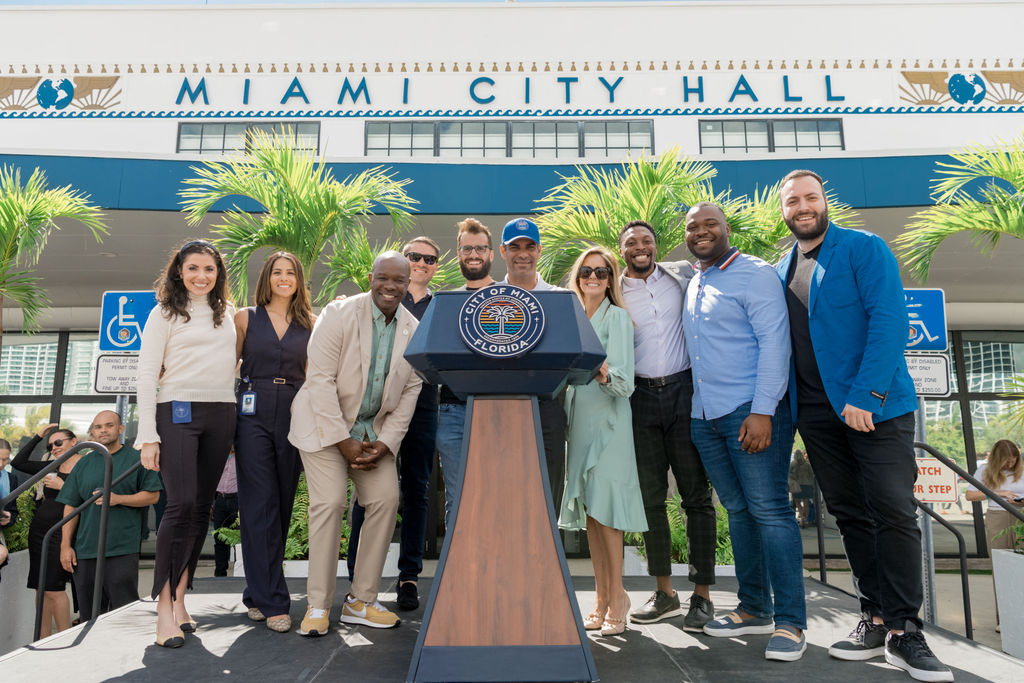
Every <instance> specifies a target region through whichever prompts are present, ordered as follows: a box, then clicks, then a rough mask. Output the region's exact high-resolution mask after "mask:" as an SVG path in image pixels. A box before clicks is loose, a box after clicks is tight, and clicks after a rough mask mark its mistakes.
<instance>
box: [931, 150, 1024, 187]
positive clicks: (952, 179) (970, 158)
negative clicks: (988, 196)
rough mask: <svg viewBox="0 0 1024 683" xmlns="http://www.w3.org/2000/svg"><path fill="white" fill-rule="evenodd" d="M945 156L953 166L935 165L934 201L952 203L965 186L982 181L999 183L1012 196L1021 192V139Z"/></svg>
mask: <svg viewBox="0 0 1024 683" xmlns="http://www.w3.org/2000/svg"><path fill="white" fill-rule="evenodd" d="M949 156H950V157H952V158H953V163H946V162H940V163H938V164H937V166H938V168H939V169H940V170H938V171H937V172H936V173H937V174H938V178H936V179H935V180H934V181H933V183H932V195H933V197H934V198H935V201H936V202H949V201H952V200H953V199H954V198H955V197H956V196H957V195H958V194H960V193H961V192H963V191H964V190H965V189H966V187H967V186H968V185H970V184H971V183H974V182H976V181H980V180H983V179H998V180H1002V181H1004V182H1006V183H1008V184H1009V185H1010V186H1011V187H1012V188H1013V190H1014V192H1015V193H1016V194H1018V195H1020V194H1022V193H1024V137H1021V138H1018V139H1016V140H1011V141H1009V142H1003V141H1000V142H999V143H997V144H996V146H995V148H993V149H990V148H988V147H985V146H984V145H972V146H970V147H967V148H966V149H964V150H961V151H959V152H953V153H952V154H950V155H949Z"/></svg>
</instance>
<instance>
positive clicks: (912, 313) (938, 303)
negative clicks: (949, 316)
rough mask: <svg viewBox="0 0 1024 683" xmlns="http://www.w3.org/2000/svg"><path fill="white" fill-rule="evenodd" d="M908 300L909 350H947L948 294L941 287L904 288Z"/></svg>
mask: <svg viewBox="0 0 1024 683" xmlns="http://www.w3.org/2000/svg"><path fill="white" fill-rule="evenodd" d="M903 295H904V298H905V299H906V301H907V317H908V318H909V319H910V328H909V329H908V330H907V348H906V350H907V351H945V350H946V348H947V340H946V336H947V335H946V295H945V292H943V291H942V290H941V289H904V290H903Z"/></svg>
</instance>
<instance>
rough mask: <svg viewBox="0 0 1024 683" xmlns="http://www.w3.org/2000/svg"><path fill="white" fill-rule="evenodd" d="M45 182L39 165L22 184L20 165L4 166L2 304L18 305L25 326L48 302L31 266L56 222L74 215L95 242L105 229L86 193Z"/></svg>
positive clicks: (0, 184) (0, 178) (0, 176)
mask: <svg viewBox="0 0 1024 683" xmlns="http://www.w3.org/2000/svg"><path fill="white" fill-rule="evenodd" d="M46 185H47V183H46V174H45V173H44V172H43V171H42V170H40V169H38V168H37V169H35V170H34V171H33V172H32V175H31V176H29V178H28V181H27V182H26V183H25V184H24V185H22V182H21V169H18V168H14V167H8V166H3V167H0V305H2V304H3V300H4V299H8V300H10V301H13V302H14V303H16V304H17V305H18V306H19V307H20V308H21V313H22V321H23V322H22V328H23V329H26V330H33V329H36V328H37V327H38V319H39V314H40V313H41V312H42V310H43V308H45V307H46V306H47V304H48V303H49V299H48V298H47V296H46V291H45V290H44V289H43V287H42V285H41V282H42V278H40V277H38V276H36V275H35V274H34V270H33V269H34V268H35V266H36V264H37V263H38V262H39V257H40V256H41V255H42V253H43V249H44V248H45V247H46V241H47V239H49V237H50V233H51V232H53V231H54V230H56V229H59V227H60V226H59V225H58V224H57V221H58V220H60V219H63V218H71V219H74V220H76V221H79V222H80V223H83V224H84V225H85V226H86V227H88V228H89V230H90V231H91V232H92V235H93V237H95V238H96V241H97V242H99V241H100V239H101V238H100V235H104V234H106V232H107V228H106V225H105V224H104V222H103V217H102V216H103V214H102V213H100V210H99V208H98V207H96V206H95V205H93V204H91V203H89V197H88V195H85V194H83V193H82V192H79V191H78V190H74V189H72V187H71V186H70V185H67V186H65V187H56V188H47V186H46ZM0 311H2V309H0ZM2 332H3V317H2V313H0V333H2Z"/></svg>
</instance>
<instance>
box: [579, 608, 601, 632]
mask: <svg viewBox="0 0 1024 683" xmlns="http://www.w3.org/2000/svg"><path fill="white" fill-rule="evenodd" d="M603 623H604V615H603V614H598V612H597V610H596V609H595V610H594V611H593V612H591V613H590V614H588V615H587V616H586V617H585V618H584V619H583V628H584V630H587V631H597V630H598V629H600V628H601V624H603Z"/></svg>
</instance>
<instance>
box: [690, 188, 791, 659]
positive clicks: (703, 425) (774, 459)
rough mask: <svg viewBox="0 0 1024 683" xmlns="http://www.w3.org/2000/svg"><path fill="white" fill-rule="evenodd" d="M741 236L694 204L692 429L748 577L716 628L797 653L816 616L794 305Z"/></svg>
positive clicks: (784, 653)
mask: <svg viewBox="0 0 1024 683" xmlns="http://www.w3.org/2000/svg"><path fill="white" fill-rule="evenodd" d="M730 235H731V230H730V228H729V223H728V221H727V220H726V218H725V214H724V213H723V212H722V210H721V208H719V207H718V206H716V205H714V204H711V203H706V202H704V203H700V204H697V205H696V206H694V207H693V208H692V209H690V211H689V213H688V214H687V215H686V246H687V247H688V248H689V249H690V251H691V252H692V253H693V255H694V256H696V257H697V261H698V264H697V267H696V270H697V273H696V275H695V276H694V277H693V279H692V280H690V284H689V287H688V288H687V290H686V305H685V309H684V311H683V330H684V332H685V333H686V348H687V352H688V353H689V356H690V365H691V367H692V368H693V412H692V414H691V422H690V433H691V435H692V438H693V443H694V445H695V446H696V447H697V450H698V452H699V453H700V457H701V460H702V461H703V462H704V469H705V470H706V471H707V473H708V477H709V478H710V479H711V483H712V485H713V486H714V487H715V490H716V491H717V492H718V497H719V498H720V499H721V501H722V504H723V505H725V509H726V510H727V511H728V512H729V533H730V535H731V537H732V545H733V554H734V555H735V558H736V578H737V580H738V581H739V595H738V597H739V606H738V607H737V608H736V611H734V612H732V613H730V614H729V615H727V616H725V617H722V618H721V619H716V620H715V621H712V622H711V623H709V624H707V625H706V626H704V633H706V634H707V635H710V636H719V637H733V636H738V635H753V634H766V635H767V634H771V638H770V639H769V641H768V646H767V648H766V649H765V658H767V659H774V660H781V661H796V660H798V659H800V657H801V656H802V655H803V653H804V650H806V648H807V640H806V638H805V636H804V633H803V631H804V629H805V628H806V625H807V624H806V621H807V615H806V607H805V603H804V590H803V578H802V568H801V566H800V563H801V558H802V555H803V552H802V548H801V542H800V529H799V527H797V523H796V517H795V516H794V515H793V511H792V509H791V508H790V507H789V495H788V488H787V482H788V476H789V460H790V451H791V450H792V446H793V423H792V419H791V418H790V409H789V403H788V401H786V400H784V397H785V395H786V388H787V386H788V384H789V362H790V341H789V316H788V313H787V311H786V298H785V294H784V292H783V289H782V284H781V283H780V282H779V278H778V275H776V273H775V270H774V268H772V266H771V265H769V264H768V263H766V262H764V261H762V260H761V259H759V258H756V257H754V256H748V255H746V254H741V253H740V252H739V250H738V249H736V247H733V246H731V245H730V244H729V237H730ZM773 592H774V604H773V599H772V593H773Z"/></svg>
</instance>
